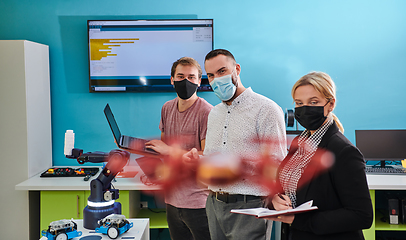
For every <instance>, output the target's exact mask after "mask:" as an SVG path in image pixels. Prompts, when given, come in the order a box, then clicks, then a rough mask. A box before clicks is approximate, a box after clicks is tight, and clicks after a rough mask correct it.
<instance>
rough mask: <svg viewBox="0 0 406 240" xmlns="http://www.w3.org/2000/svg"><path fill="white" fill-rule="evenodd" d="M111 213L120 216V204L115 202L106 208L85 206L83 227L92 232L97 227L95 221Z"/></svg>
mask: <svg viewBox="0 0 406 240" xmlns="http://www.w3.org/2000/svg"><path fill="white" fill-rule="evenodd" d="M113 213H115V214H121V203H119V202H115V203H114V204H113V205H111V206H108V207H90V206H86V207H85V209H83V227H84V228H86V229H91V230H94V229H96V228H97V227H99V224H98V223H97V221H99V220H100V219H102V218H104V217H106V216H108V215H110V214H113Z"/></svg>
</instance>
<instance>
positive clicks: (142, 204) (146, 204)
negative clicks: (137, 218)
mask: <svg viewBox="0 0 406 240" xmlns="http://www.w3.org/2000/svg"><path fill="white" fill-rule="evenodd" d="M140 208H148V202H140Z"/></svg>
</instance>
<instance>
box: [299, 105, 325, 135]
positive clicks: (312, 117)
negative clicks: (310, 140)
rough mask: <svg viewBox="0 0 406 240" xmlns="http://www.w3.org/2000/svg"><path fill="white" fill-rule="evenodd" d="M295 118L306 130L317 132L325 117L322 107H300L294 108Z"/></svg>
mask: <svg viewBox="0 0 406 240" xmlns="http://www.w3.org/2000/svg"><path fill="white" fill-rule="evenodd" d="M295 118H296V120H297V121H298V122H299V123H300V125H302V126H303V127H304V128H306V129H307V130H317V129H318V128H319V127H320V126H321V125H322V124H323V123H324V121H325V120H326V118H327V117H325V116H324V106H302V107H296V108H295Z"/></svg>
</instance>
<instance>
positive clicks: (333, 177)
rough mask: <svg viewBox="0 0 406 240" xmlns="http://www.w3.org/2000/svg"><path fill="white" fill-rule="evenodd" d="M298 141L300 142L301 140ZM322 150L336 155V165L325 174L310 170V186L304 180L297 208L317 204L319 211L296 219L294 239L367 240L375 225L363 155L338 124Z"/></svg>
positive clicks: (291, 228)
mask: <svg viewBox="0 0 406 240" xmlns="http://www.w3.org/2000/svg"><path fill="white" fill-rule="evenodd" d="M294 141H296V142H297V138H296V139H295V140H294ZM294 145H295V143H293V144H292V146H294ZM318 148H319V149H326V150H329V151H330V152H332V153H333V154H334V155H335V161H334V165H333V166H332V167H331V168H329V169H328V170H327V171H324V172H321V173H316V172H317V171H314V168H306V170H305V171H304V173H303V174H302V178H303V176H311V180H310V181H307V183H301V181H302V178H301V179H300V180H299V184H298V185H299V186H301V187H300V188H299V189H298V190H297V193H296V201H297V202H296V203H297V206H299V205H300V204H302V203H305V202H307V201H309V200H313V205H315V206H317V207H318V209H317V210H314V211H310V212H307V213H301V214H296V215H295V219H294V221H293V223H292V224H291V226H290V228H289V232H290V234H291V239H292V240H296V239H301V240H306V239H311V240H316V239H324V240H325V239H345V240H351V239H354V240H355V239H356V240H359V239H364V236H363V234H362V229H367V228H369V227H370V226H371V225H372V221H373V210H372V203H371V198H370V194H369V190H368V185H367V180H366V176H365V161H364V158H363V156H362V154H361V153H360V151H359V150H358V149H357V148H356V147H355V146H354V145H353V144H351V142H350V141H349V140H348V139H347V138H346V137H345V136H344V135H343V134H342V133H341V132H340V131H339V129H338V127H337V125H336V124H335V123H333V124H332V125H331V126H330V127H329V129H328V130H327V132H326V133H325V135H324V136H323V138H322V140H321V142H320V144H319V147H318ZM294 152H295V149H290V151H289V154H288V156H287V157H286V158H285V160H284V161H283V162H282V163H281V167H282V166H283V165H284V164H286V161H287V159H289V158H290V157H291V156H292V155H293V153H294ZM281 167H280V168H279V169H281Z"/></svg>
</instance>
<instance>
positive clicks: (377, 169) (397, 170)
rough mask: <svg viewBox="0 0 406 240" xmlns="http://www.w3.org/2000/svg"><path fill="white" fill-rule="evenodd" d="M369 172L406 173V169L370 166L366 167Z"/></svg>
mask: <svg viewBox="0 0 406 240" xmlns="http://www.w3.org/2000/svg"><path fill="white" fill-rule="evenodd" d="M365 172H366V173H368V174H394V175H396V174H406V169H405V168H401V167H384V168H381V167H369V166H367V167H366V168H365Z"/></svg>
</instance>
